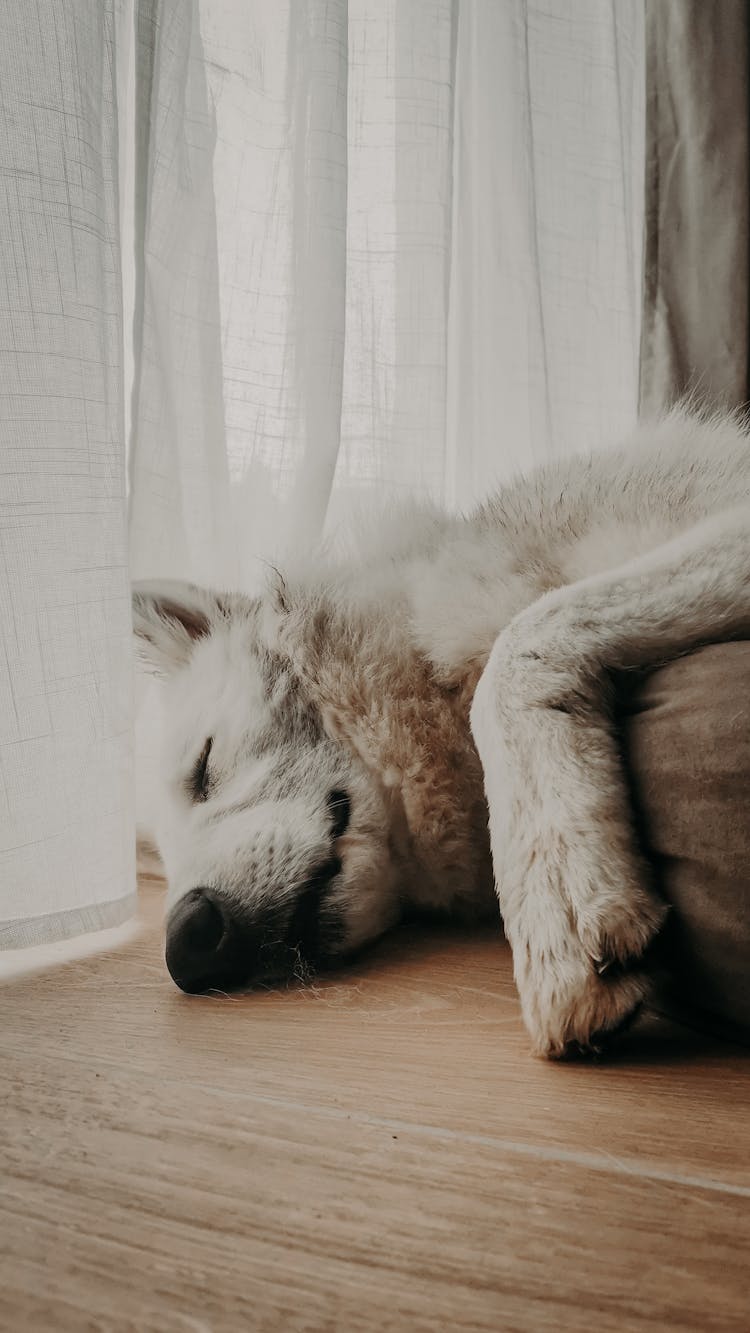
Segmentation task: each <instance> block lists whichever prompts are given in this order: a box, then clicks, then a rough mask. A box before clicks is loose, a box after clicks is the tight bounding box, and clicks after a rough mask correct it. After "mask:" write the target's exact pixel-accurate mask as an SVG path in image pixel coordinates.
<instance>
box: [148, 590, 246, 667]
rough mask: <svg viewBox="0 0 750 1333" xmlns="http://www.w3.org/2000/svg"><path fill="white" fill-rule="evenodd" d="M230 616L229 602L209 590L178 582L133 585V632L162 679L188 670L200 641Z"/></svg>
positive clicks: (149, 664) (149, 662)
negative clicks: (185, 669)
mask: <svg viewBox="0 0 750 1333" xmlns="http://www.w3.org/2000/svg"><path fill="white" fill-rule="evenodd" d="M226 614H227V602H226V599H225V598H220V597H218V596H217V595H216V593H213V592H210V591H209V590H208V589H207V588H199V587H198V586H197V585H196V584H194V583H181V582H180V581H179V580H177V579H154V580H148V581H146V582H139V583H134V584H133V632H134V634H135V638H136V644H137V647H138V651H139V655H140V657H141V660H142V661H143V663H144V665H145V666H146V667H147V668H148V669H149V670H151V671H154V672H156V673H157V674H158V675H166V674H168V673H169V672H170V671H174V670H176V669H177V667H180V666H184V665H185V664H186V662H187V661H188V660H189V658H190V654H191V652H192V650H193V646H194V644H195V641H196V640H197V639H203V638H205V637H206V635H207V634H209V633H210V631H211V626H212V624H214V623H215V622H216V621H217V620H219V619H220V618H221V617H222V616H224V615H226Z"/></svg>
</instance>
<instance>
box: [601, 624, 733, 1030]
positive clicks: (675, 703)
mask: <svg viewBox="0 0 750 1333" xmlns="http://www.w3.org/2000/svg"><path fill="white" fill-rule="evenodd" d="M623 724H624V725H623V734H624V743H625V749H626V754H627V758H628V764H629V768H630V773H631V778H632V782H633V788H634V796H635V802H636V808H637V809H638V812H639V818H640V820H641V823H642V834H643V838H644V841H645V845H646V848H647V850H648V851H649V853H650V855H651V857H652V859H653V861H654V864H655V867H656V871H657V875H658V879H659V883H660V887H661V891H662V893H663V894H664V896H665V898H666V899H667V901H668V902H669V903H671V905H672V909H673V910H672V912H671V913H670V917H669V920H668V924H667V926H666V927H665V930H664V933H663V936H662V939H661V941H660V946H659V949H658V951H657V959H658V965H659V968H660V969H661V968H662V967H664V968H665V969H666V978H665V984H664V985H663V988H662V992H661V1000H662V1004H663V1005H664V1006H666V1007H667V1008H668V1009H670V1010H671V1011H673V1012H674V1011H675V1009H678V1010H680V1011H681V1013H682V1014H683V1015H684V1016H687V1017H692V1018H694V1019H695V1018H697V1019H698V1020H699V1021H702V1022H703V1023H704V1024H707V1025H708V1026H710V1027H713V1028H716V1026H717V1025H718V1026H720V1027H721V1028H722V1029H723V1030H724V1031H726V1032H727V1033H728V1034H730V1035H732V1036H734V1037H737V1036H740V1037H742V1038H743V1039H744V1040H745V1041H750V642H745V641H743V642H738V643H726V644H717V645H712V646H710V647H706V648H702V649H700V650H699V651H698V652H695V653H692V654H691V655H689V656H686V657H682V658H679V659H678V660H677V661H674V662H670V663H669V664H667V665H666V666H662V667H660V668H659V669H658V670H656V671H654V672H653V673H651V674H650V675H649V676H648V677H647V678H646V679H645V680H642V681H641V682H639V683H638V685H637V687H634V688H632V689H631V690H629V691H628V698H627V701H626V702H625V704H624V717H623Z"/></svg>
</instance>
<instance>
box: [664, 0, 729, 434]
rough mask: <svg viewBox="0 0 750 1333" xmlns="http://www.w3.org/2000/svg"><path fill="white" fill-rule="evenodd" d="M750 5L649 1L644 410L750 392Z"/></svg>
mask: <svg viewBox="0 0 750 1333" xmlns="http://www.w3.org/2000/svg"><path fill="white" fill-rule="evenodd" d="M749 24H750V19H749V17H748V6H747V3H746V0H711V3H708V2H707V0H647V2H646V136H647V142H646V221H645V226H646V234H645V246H644V272H645V281H644V302H643V323H642V334H641V384H640V399H641V410H642V411H643V412H644V413H650V412H652V411H658V410H659V408H661V407H663V406H665V405H667V404H669V403H671V402H673V401H674V399H675V398H677V397H679V396H680V395H682V394H684V393H686V392H692V393H694V394H695V395H696V397H697V398H699V399H700V400H701V401H707V402H709V403H711V404H720V405H724V406H735V405H737V404H740V403H744V402H746V400H747V399H748V397H750V391H749V390H748V121H749V114H748V26H749Z"/></svg>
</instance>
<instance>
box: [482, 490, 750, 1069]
mask: <svg viewBox="0 0 750 1333" xmlns="http://www.w3.org/2000/svg"><path fill="white" fill-rule="evenodd" d="M749 631H750V507H748V506H743V507H742V508H741V509H740V508H738V509H734V510H733V511H732V512H731V513H729V514H724V515H721V516H718V517H716V518H713V519H706V520H703V521H702V522H701V523H699V524H697V525H696V526H695V527H694V528H692V529H690V530H689V531H688V532H686V533H685V534H684V535H682V536H680V537H677V538H675V539H673V540H672V541H670V542H668V543H667V544H665V545H663V546H661V547H659V548H658V549H657V550H655V551H653V552H651V553H650V554H648V555H646V556H642V557H639V558H638V559H636V560H633V561H631V562H629V563H628V564H626V565H624V566H622V567H620V568H618V569H616V570H613V571H611V572H608V573H605V574H601V575H597V576H594V577H592V578H587V579H585V580H582V581H581V582H579V583H575V584H572V585H570V586H568V587H565V588H561V589H557V590H555V591H554V592H551V593H548V594H546V595H545V596H544V597H542V598H540V599H539V600H538V601H537V602H535V603H534V604H533V605H532V606H531V607H529V608H528V610H526V611H523V612H521V614H520V615H518V616H517V617H516V618H515V619H514V620H513V621H511V623H510V625H509V626H508V627H507V629H505V630H504V631H503V633H502V634H500V636H499V638H498V639H497V641H496V643H495V645H494V647H493V650H492V653H491V655H490V658H489V661H488V663H487V666H486V668H485V670H484V673H483V675H482V677H481V679H480V681H479V685H478V686H477V690H476V694H475V697H474V702H473V705H472V711H471V725H472V732H473V735H474V739H475V742H476V745H477V749H478V751H479V756H480V759H481V761H482V765H483V768H484V776H485V788H486V793H487V798H488V802H489V811H490V834H491V840H492V855H493V865H494V870H495V879H496V883H497V890H498V896H499V899H500V906H501V909H502V912H503V917H504V921H505V929H506V933H507V936H508V939H509V940H510V943H511V946H512V949H513V957H514V968H515V975H516V980H517V984H518V988H519V992H520V996H521V1003H522V1008H523V1014H524V1018H525V1021H526V1024H527V1026H528V1028H529V1031H530V1033H531V1036H532V1039H533V1042H534V1046H535V1048H536V1049H537V1050H538V1051H539V1052H540V1053H545V1054H548V1055H562V1054H564V1053H565V1051H566V1050H567V1049H568V1048H571V1047H573V1048H574V1047H576V1046H580V1047H582V1048H592V1049H596V1048H597V1046H598V1043H599V1041H600V1039H601V1037H602V1036H603V1035H605V1034H606V1033H607V1032H610V1031H612V1030H614V1029H615V1028H617V1027H619V1026H620V1025H621V1024H622V1023H623V1022H625V1021H626V1020H627V1019H628V1018H629V1017H630V1015H631V1014H632V1013H633V1012H634V1011H635V1010H636V1009H637V1007H638V1005H639V1004H640V1002H641V1001H642V999H643V998H644V997H645V995H646V993H647V982H646V979H645V976H644V975H643V973H642V972H639V970H638V958H639V957H640V955H641V954H642V952H643V950H644V948H645V947H646V945H647V944H648V942H649V940H650V939H651V937H652V936H653V935H654V933H655V932H656V931H657V930H658V929H659V926H660V924H661V922H662V919H663V916H664V908H663V906H662V904H661V903H660V902H659V900H658V899H657V898H656V897H655V896H654V895H653V894H652V892H651V890H650V887H649V877H648V872H647V870H646V868H645V866H644V864H643V862H642V861H641V860H640V858H639V856H638V853H637V850H636V847H635V841H634V838H633V833H632V829H631V821H630V811H629V802H628V797H627V792H626V787H625V783H624V780H623V774H622V772H621V765H620V756H619V753H618V747H617V741H616V737H615V735H614V734H613V729H612V725H611V721H610V708H609V704H610V697H609V693H610V692H609V689H608V682H609V679H610V677H609V675H608V673H609V672H610V671H612V670H615V669H619V668H630V667H642V666H648V665H652V664H654V663H657V662H659V661H661V660H663V659H667V658H669V657H672V656H676V655H678V654H680V653H683V652H687V651H690V650H691V649H692V648H694V647H697V646H698V645H699V644H701V643H703V642H711V641H716V640H720V639H729V638H733V637H738V636H740V635H743V634H745V633H747V632H749Z"/></svg>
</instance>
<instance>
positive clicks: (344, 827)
mask: <svg viewBox="0 0 750 1333" xmlns="http://www.w3.org/2000/svg"><path fill="white" fill-rule="evenodd" d="M134 607H135V612H134V614H135V630H136V634H137V636H138V639H139V642H140V645H141V649H142V653H143V655H144V656H145V658H146V659H147V660H148V662H149V663H150V665H151V668H152V669H155V670H157V671H159V672H160V673H163V674H164V675H165V676H166V678H167V688H166V689H165V690H164V695H165V710H166V727H165V742H164V754H163V761H162V778H163V782H162V787H161V793H160V798H159V802H158V809H157V810H156V812H155V820H154V825H155V827H154V833H155V838H156V841H157V845H158V847H159V850H160V852H161V855H162V857H163V861H164V864H165V868H166V873H167V877H168V880H169V885H170V890H169V899H168V903H169V915H168V921H167V964H168V967H169V970H170V972H171V974H172V976H173V978H174V980H175V981H176V982H177V984H178V985H179V986H181V987H182V988H183V989H185V990H191V991H202V990H206V989H209V988H220V989H228V988H230V987H237V986H242V985H247V984H250V983H253V982H258V981H268V980H271V979H279V978H281V977H284V976H290V975H292V974H300V972H304V971H305V970H308V969H312V968H315V967H318V966H320V965H321V964H324V963H325V962H327V961H329V960H331V959H333V958H336V957H339V956H341V955H343V954H346V953H350V952H351V951H353V950H355V949H357V948H358V947H359V946H361V945H362V944H364V943H366V942H367V941H369V940H372V939H374V938H375V937H376V936H378V935H380V934H381V933H382V932H383V931H384V930H386V929H387V928H388V927H390V926H391V925H392V924H393V923H394V922H395V921H396V920H397V919H398V918H399V917H400V916H401V915H402V914H403V913H404V911H405V910H409V909H425V908H426V909H437V910H440V911H444V912H454V913H461V914H463V915H464V916H466V915H471V914H476V913H480V912H485V911H487V910H488V909H489V906H490V904H491V902H492V901H493V899H492V870H491V868H490V859H489V852H490V846H491V859H492V869H494V880H495V886H496V892H497V897H498V899H499V902H500V909H501V911H502V916H503V921H504V925H505V931H506V934H507V937H508V939H509V941H510V943H511V946H512V949H513V958H514V966H515V975H516V980H517V984H518V989H519V992H520V996H521V1002H522V1007H523V1014H524V1018H525V1021H526V1024H527V1026H528V1029H529V1032H530V1034H531V1037H532V1040H533V1043H534V1047H535V1049H536V1050H538V1051H540V1052H544V1053H546V1054H549V1055H560V1054H562V1053H564V1052H565V1051H566V1049H568V1047H570V1046H579V1047H581V1048H584V1049H586V1048H588V1047H595V1046H596V1045H597V1043H598V1042H599V1041H600V1038H601V1035H602V1034H606V1033H608V1032H611V1031H613V1030H615V1029H616V1028H618V1027H620V1026H621V1025H622V1024H623V1023H624V1022H625V1021H626V1020H627V1019H628V1018H629V1016H630V1015H631V1014H632V1013H633V1012H634V1011H635V1010H636V1009H637V1007H638V1006H639V1004H640V1003H641V1001H642V1000H643V998H644V996H645V994H646V990H647V982H646V978H645V975H644V973H643V970H642V968H639V961H638V960H639V958H640V957H641V955H642V954H643V951H644V949H645V948H646V946H647V945H648V944H649V941H650V940H651V939H652V937H653V936H654V934H655V933H656V932H657V931H658V929H659V926H660V924H661V922H662V920H663V916H664V907H663V905H662V903H661V902H660V900H659V899H658V897H657V896H655V894H654V893H653V891H652V888H651V886H650V884H649V875H648V871H647V869H646V867H645V865H644V863H643V861H642V860H641V859H640V857H639V853H638V850H637V847H636V845H635V840H634V836H633V832H632V827H631V818H630V811H629V804H628V798H627V795H626V788H625V784H624V780H623V775H622V773H621V765H620V756H619V754H618V749H617V744H616V739H615V737H614V734H613V729H612V727H611V722H610V706H611V693H612V687H611V680H612V672H613V671H616V670H620V669H629V668H641V667H647V666H650V665H653V664H654V663H657V662H659V661H661V660H663V659H667V658H669V657H672V656H675V655H677V654H680V653H683V652H686V651H689V650H690V649H692V648H694V647H696V646H697V645H699V644H701V643H703V642H707V641H716V640H720V639H729V638H733V637H740V636H743V635H745V634H747V633H748V632H749V631H750V439H749V438H748V434H747V433H746V430H745V427H744V426H743V424H742V423H741V422H740V421H739V419H737V418H729V417H710V418H709V417H706V416H699V415H690V414H688V413H686V412H684V411H682V410H678V411H674V412H672V413H670V414H669V415H668V416H666V417H665V418H664V419H663V420H661V421H659V422H657V423H655V424H652V425H645V426H641V427H640V428H639V429H638V430H637V431H636V433H635V434H634V436H633V437H632V438H631V439H630V440H629V441H627V442H626V443H625V444H624V445H623V446H621V447H619V448H618V449H616V450H613V451H611V452H605V453H600V454H596V455H594V456H592V457H588V456H587V457H577V458H572V459H569V460H567V461H565V462H560V463H555V464H554V465H549V466H547V467H544V468H542V469H541V470H539V471H537V472H536V473H534V474H533V475H531V476H529V477H527V478H523V479H520V480H518V481H516V482H515V483H514V484H513V485H511V486H509V487H508V488H507V489H506V490H504V491H502V492H501V493H500V494H499V495H498V496H496V497H495V498H494V499H493V500H491V501H490V502H489V503H487V504H485V505H484V506H482V508H480V509H479V510H478V511H477V512H476V513H474V514H472V515H471V516H470V517H455V516H447V515H445V514H441V513H439V512H437V511H433V510H430V509H424V508H422V509H417V508H415V509H413V510H410V511H408V512H405V513H402V514H400V515H399V516H397V518H396V519H394V520H393V521H392V522H391V523H390V524H389V525H387V528H386V529H381V530H380V531H379V532H378V533H377V534H376V535H375V536H374V537H370V538H369V539H368V541H367V542H363V543H360V544H359V548H358V549H357V550H356V551H352V550H351V549H350V550H348V551H347V552H346V553H345V554H344V555H341V554H339V556H338V558H334V557H333V556H331V555H330V554H329V555H328V556H327V557H325V558H324V557H321V559H320V560H319V561H318V562H316V564H315V567H314V568H310V569H308V570H307V571H306V572H305V573H304V574H296V575H295V574H292V573H290V572H286V573H285V576H284V577H282V576H281V575H278V576H277V577H274V579H273V580H272V581H271V586H270V587H269V590H268V593H267V595H265V596H263V597H261V598H257V599H250V598H246V597H243V596H241V595H235V594H230V595H226V596H225V595H219V594H214V593H212V592H208V591H205V590H203V589H200V588H197V587H194V586H191V585H180V584H172V583H164V584H158V583H155V584H148V585H140V586H139V587H138V588H137V589H136V590H135V594H134ZM472 736H473V740H474V745H472V740H471V738H472ZM475 747H476V748H475ZM477 755H478V758H477ZM480 764H481V766H480ZM488 809H489V825H488V819H487V811H488ZM488 832H489V837H488Z"/></svg>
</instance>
